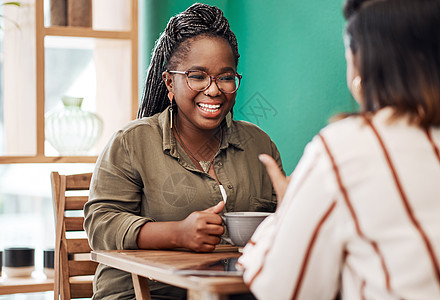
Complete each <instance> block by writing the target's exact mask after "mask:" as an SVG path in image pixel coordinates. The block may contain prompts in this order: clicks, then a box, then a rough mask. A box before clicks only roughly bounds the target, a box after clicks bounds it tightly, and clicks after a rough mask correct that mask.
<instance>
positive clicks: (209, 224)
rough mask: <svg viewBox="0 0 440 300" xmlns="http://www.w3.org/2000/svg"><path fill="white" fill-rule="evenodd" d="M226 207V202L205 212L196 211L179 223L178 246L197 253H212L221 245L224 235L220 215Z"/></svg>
mask: <svg viewBox="0 0 440 300" xmlns="http://www.w3.org/2000/svg"><path fill="white" fill-rule="evenodd" d="M224 207H225V203H224V201H220V202H219V203H218V204H217V205H215V206H212V207H210V208H208V209H205V210H203V211H195V212H193V213H191V214H190V215H189V216H188V217H186V218H185V219H184V220H182V221H180V222H178V224H177V231H176V232H175V233H176V235H177V241H178V245H179V246H180V247H183V248H187V249H191V250H193V251H196V252H211V251H213V250H214V249H215V246H216V245H217V244H219V243H220V236H221V235H222V234H223V233H224V231H225V229H224V227H223V220H222V218H221V217H220V215H219V213H220V212H221V211H222V210H223V208H224Z"/></svg>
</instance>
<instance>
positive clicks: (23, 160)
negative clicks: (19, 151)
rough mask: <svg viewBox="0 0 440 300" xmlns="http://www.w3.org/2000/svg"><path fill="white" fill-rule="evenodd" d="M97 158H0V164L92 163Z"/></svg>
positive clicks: (41, 156) (40, 156)
mask: <svg viewBox="0 0 440 300" xmlns="http://www.w3.org/2000/svg"><path fill="white" fill-rule="evenodd" d="M97 159H98V157H97V156H43V155H39V156H0V164H26V163H51V164H58V163H92V164H94V163H95V162H96V160H97Z"/></svg>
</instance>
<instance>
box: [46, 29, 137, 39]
mask: <svg viewBox="0 0 440 300" xmlns="http://www.w3.org/2000/svg"><path fill="white" fill-rule="evenodd" d="M43 35H46V36H67V37H85V38H101V39H127V40H129V39H131V38H132V32H130V31H103V30H93V29H92V28H87V27H72V26H51V27H44V28H43Z"/></svg>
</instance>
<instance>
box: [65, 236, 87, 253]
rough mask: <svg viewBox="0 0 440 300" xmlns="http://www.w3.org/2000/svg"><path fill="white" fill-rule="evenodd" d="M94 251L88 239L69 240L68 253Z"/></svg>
mask: <svg viewBox="0 0 440 300" xmlns="http://www.w3.org/2000/svg"><path fill="white" fill-rule="evenodd" d="M90 251H92V249H91V248H90V245H89V241H88V240H87V239H67V253H68V254H75V253H89V252H90Z"/></svg>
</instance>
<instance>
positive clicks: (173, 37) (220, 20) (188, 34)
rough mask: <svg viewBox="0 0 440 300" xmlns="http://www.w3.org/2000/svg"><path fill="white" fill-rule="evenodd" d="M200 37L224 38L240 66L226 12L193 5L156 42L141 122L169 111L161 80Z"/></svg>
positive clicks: (145, 90) (166, 91) (148, 73)
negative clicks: (191, 41) (193, 41)
mask: <svg viewBox="0 0 440 300" xmlns="http://www.w3.org/2000/svg"><path fill="white" fill-rule="evenodd" d="M200 35H208V36H218V37H222V38H224V39H225V40H226V41H227V42H228V43H229V45H230V46H231V49H232V53H233V55H234V59H235V65H237V64H238V58H239V57H240V55H239V53H238V45H237V39H236V37H235V34H234V33H233V32H232V31H231V29H230V28H229V22H228V20H227V19H226V18H225V17H224V16H223V12H222V11H221V10H220V9H219V8H217V7H215V6H209V5H206V4H202V3H195V4H193V5H191V6H190V7H189V8H187V9H186V10H185V11H184V12H182V13H180V14H178V15H176V16H174V17H172V18H171V19H170V20H169V22H168V24H167V26H166V28H165V31H164V32H163V33H162V34H161V36H160V37H159V39H158V40H157V41H156V45H155V47H154V50H153V56H152V58H151V62H150V66H149V68H148V72H147V78H146V80H145V87H144V92H143V95H142V102H141V105H140V107H139V110H138V115H137V117H138V118H143V117H149V116H152V115H154V114H156V113H159V112H162V111H164V110H165V109H166V108H167V107H168V105H169V103H170V102H169V100H168V98H167V94H168V90H167V88H166V86H165V83H164V82H163V80H162V73H163V72H164V71H165V70H167V69H169V68H172V67H174V65H176V64H178V63H179V62H180V61H181V60H182V59H184V57H185V55H186V54H187V53H188V52H189V50H190V49H189V45H188V43H185V41H187V40H188V39H191V38H194V37H197V36H200Z"/></svg>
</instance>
